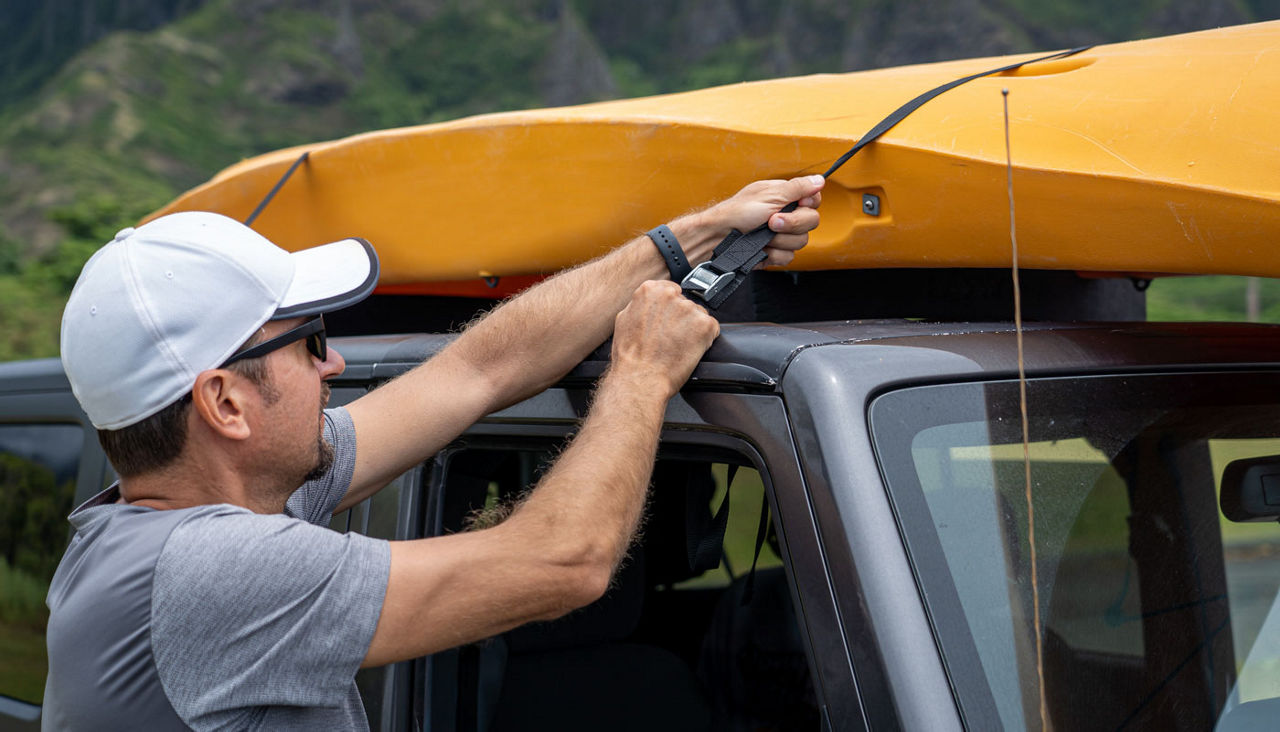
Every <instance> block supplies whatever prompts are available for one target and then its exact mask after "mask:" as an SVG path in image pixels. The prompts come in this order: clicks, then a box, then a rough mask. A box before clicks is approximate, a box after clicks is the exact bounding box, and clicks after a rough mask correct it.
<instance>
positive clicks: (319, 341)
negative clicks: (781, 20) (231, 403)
mask: <svg viewBox="0 0 1280 732" xmlns="http://www.w3.org/2000/svg"><path fill="white" fill-rule="evenodd" d="M304 338H305V339H306V340H307V350H308V351H310V352H311V355H312V356H315V357H316V358H318V359H320V360H321V361H324V360H326V359H327V358H328V356H329V346H328V342H327V340H326V338H325V334H324V316H323V315H317V316H316V317H314V318H312V319H310V320H308V321H307V322H305V323H303V324H302V325H299V326H298V327H297V328H294V329H293V330H288V331H285V332H284V333H281V334H280V335H278V336H276V337H275V338H272V339H270V340H265V341H263V342H261V343H259V344H258V345H256V346H253V347H252V348H246V349H245V350H243V351H241V352H239V353H237V354H235V355H233V356H232V357H231V358H228V359H227V360H226V361H223V362H222V365H221V366H219V367H218V368H226V367H227V366H230V365H231V364H233V363H235V362H236V361H243V360H245V359H248V358H261V357H263V356H265V355H267V354H268V353H271V352H272V351H276V350H279V349H281V348H284V347H285V346H287V345H289V344H290V343H293V342H295V341H300V340H302V339H304Z"/></svg>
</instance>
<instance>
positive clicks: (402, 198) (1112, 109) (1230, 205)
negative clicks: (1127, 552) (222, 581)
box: [153, 23, 1280, 296]
mask: <svg viewBox="0 0 1280 732" xmlns="http://www.w3.org/2000/svg"><path fill="white" fill-rule="evenodd" d="M1020 58H1032V56H1025V57H1009V58H1003V59H976V60H967V61H956V62H948V63H942V64H928V65H921V66H911V67H903V68H900V69H888V70H880V71H873V72H860V73H851V74H839V75H818V76H810V77H801V78H796V79H782V80H775V81H767V82H755V83H750V84H739V85H734V86H729V87H719V88H715V89H707V90H702V91H696V92H687V93H683V94H672V95H665V96H660V97H650V98H645V99H635V100H622V101H616V102H604V103H599V104H591V105H583V106H579V107H570V108H563V109H551V110H537V111H530V112H512V113H504V114H494V115H485V116H480V117H473V118H468V119H464V120H458V121H454V122H448V123H442V124H436V125H425V126H419V127H410V128H403V129H397V130H386V131H380V132H373V133H367V134H363V135H357V136H355V137H351V138H346V139H343V140H338V141H334V142H328V143H321V144H316V145H308V146H303V147H299V148H293V149H289V150H282V151H278V152H275V153H270V154H268V155H264V156H260V157H258V158H253V159H250V160H246V161H244V162H242V163H240V164H237V165H235V166H232V167H231V168H228V169H227V170H225V171H223V172H222V173H220V174H218V175H217V176H216V177H214V178H213V179H212V180H211V181H209V182H208V183H206V184H204V185H203V186H200V187H198V188H196V189H194V190H192V191H189V192H188V193H186V194H184V195H183V196H181V197H179V198H178V199H177V200H175V201H174V202H173V203H171V204H170V205H168V206H166V207H165V208H164V209H162V210H161V211H158V212H156V214H153V215H160V214H163V213H168V212H171V211H179V210H212V211H218V212H221V213H224V214H227V215H229V216H233V217H236V218H239V219H241V220H243V219H245V218H246V217H247V216H248V215H249V214H250V212H251V211H253V210H254V208H255V207H256V206H257V205H258V204H259V202H260V201H261V200H262V198H263V196H264V195H266V193H267V191H269V190H270V189H271V188H272V186H273V185H274V184H275V183H276V182H277V181H278V180H279V178H280V177H281V176H282V175H283V174H284V172H285V171H286V170H287V169H288V167H289V166H290V165H291V164H293V163H294V161H295V160H296V159H297V158H298V156H299V155H300V154H301V153H302V152H303V151H306V152H308V153H309V156H308V160H307V161H306V162H304V163H303V164H302V165H300V166H299V167H298V169H297V171H296V172H295V173H294V175H293V176H292V178H291V179H290V180H289V181H288V182H287V183H285V184H284V185H283V186H282V187H281V189H280V191H279V193H278V194H277V195H276V197H275V198H274V200H272V202H271V203H270V204H269V205H268V206H267V207H266V208H265V210H264V211H263V213H262V214H261V216H260V217H259V218H258V219H257V220H256V221H255V223H254V228H255V229H257V230H259V231H260V232H262V233H263V234H264V235H266V236H268V237H269V238H271V239H272V240H273V241H276V242H278V243H279V244H280V245H281V246H284V247H286V248H289V249H300V248H305V247H307V246H312V245H315V244H318V243H322V242H326V241H332V240H336V239H340V238H343V237H345V236H350V235H358V236H362V237H365V238H367V239H369V240H370V241H371V242H373V244H374V246H375V247H376V248H377V249H378V252H379V255H380V257H381V259H382V269H383V279H382V284H383V285H384V286H388V287H393V286H394V287H397V288H399V290H398V291H421V292H432V293H436V294H470V295H495V296H496V295H503V294H506V293H507V292H508V291H512V290H514V289H519V287H522V286H525V285H527V284H528V283H529V282H532V281H536V279H537V278H539V277H541V276H545V275H547V274H550V273H553V272H555V271H558V270H560V269H564V268H566V267H569V266H573V265H575V264H577V263H580V262H582V261H585V260H587V259H590V258H591V257H594V256H596V255H598V254H601V253H603V252H605V251H607V250H608V249H610V248H611V247H613V246H616V245H617V244H618V243H620V242H622V241H625V240H627V239H629V238H630V237H633V236H635V235H637V234H640V233H642V232H643V231H646V230H647V229H649V228H651V227H652V226H654V225H656V224H658V223H661V222H664V221H668V220H670V219H672V218H674V217H676V216H679V215H681V214H683V213H686V212H688V211H691V210H694V209H697V208H699V207H701V206H705V205H708V204H710V203H712V202H714V201H716V200H720V199H722V198H725V197H727V196H729V195H731V194H732V193H734V192H735V191H737V190H738V189H739V188H740V187H741V186H742V185H744V184H745V183H747V182H749V181H751V180H755V179H759V178H785V177H791V176H795V175H800V174H807V173H817V172H822V171H823V170H825V169H826V168H827V167H828V166H829V165H830V164H831V162H832V161H834V160H835V159H836V158H838V157H839V156H840V155H841V154H843V153H844V152H845V150H847V149H848V148H849V147H850V146H851V145H852V144H853V143H854V142H855V141H856V140H857V139H858V137H859V136H860V135H862V134H864V133H865V132H866V131H867V130H868V129H869V128H870V127H871V126H872V125H874V124H875V123H876V122H878V121H879V120H880V119H881V118H882V117H884V116H887V115H888V114H889V113H890V112H892V111H893V110H894V109H895V108H896V107H898V106H899V105H901V104H902V103H904V102H905V101H907V100H909V99H911V98H912V97H914V96H916V95H917V94H919V93H921V92H923V91H926V90H928V89H930V88H932V87H934V86H937V85H939V84H942V83H945V82H947V81H950V80H952V79H954V78H958V77H961V76H965V75H967V74H970V73H974V72H977V71H981V70H984V69H987V68H995V67H998V66H1001V65H1004V64H1007V63H1009V62H1011V61H1014V60H1019V59H1020ZM1003 89H1008V90H1009V100H1008V101H1009V116H1010V126H1009V133H1010V142H1011V145H1010V150H1011V157H1012V180H1013V204H1014V205H1013V211H1014V212H1015V213H1016V222H1017V226H1016V231H1017V240H1018V250H1019V265H1020V266H1022V267H1027V268H1037V269H1057V270H1077V271H1088V272H1098V273H1115V274H1138V273H1142V274H1149V273H1167V274H1249V275H1261V276H1280V256H1277V255H1276V254H1275V253H1274V251H1275V249H1276V247H1275V243H1276V242H1277V241H1280V126H1277V125H1275V124H1274V122H1273V121H1272V117H1273V114H1272V113H1273V111H1274V104H1275V100H1277V99H1280V23H1261V24H1255V25H1250V26H1240V27H1237V28H1226V29H1218V30H1215V31H1206V32H1202V33H1194V34H1187V35H1183V36H1173V37H1169V38H1161V39H1153V40H1148V41H1138V42H1132V43H1124V44H1115V45H1111V46H1100V47H1097V48H1094V49H1090V50H1088V51H1085V52H1083V53H1080V54H1078V55H1076V56H1072V57H1069V58H1066V59H1061V60H1056V61H1051V62H1043V63H1040V64H1033V65H1028V66H1025V67H1022V68H1021V69H1019V70H1017V71H1015V72H1012V73H1010V74H1004V75H999V76H995V77H987V78H982V79H978V80H975V81H973V82H970V83H969V84H966V85H964V86H961V87H958V88H956V89H953V90H951V91H948V92H946V93H944V94H942V95H941V96H939V97H937V98H936V99H934V100H932V101H930V102H928V103H927V104H925V105H924V106H923V107H922V108H920V109H919V110H918V111H916V112H915V113H914V114H912V115H911V116H909V117H908V118H907V119H906V120H904V121H903V122H901V123H900V124H899V125H898V126H897V127H895V128H893V129H892V130H890V131H889V132H888V133H887V134H885V135H884V137H882V138H880V139H879V140H878V141H876V142H875V143H872V144H871V145H869V146H868V147H867V148H865V149H864V150H863V151H861V152H860V153H859V154H858V155H856V156H854V157H853V158H852V159H851V160H850V161H849V162H848V163H847V164H846V165H845V166H844V167H842V168H841V169H840V170H839V171H837V172H836V173H835V174H834V175H833V176H832V178H831V180H830V181H829V183H828V186H827V188H826V190H825V191H824V194H823V204H822V211H823V219H822V224H821V226H820V227H819V228H818V229H817V230H816V231H814V232H813V234H812V235H811V243H810V244H809V246H808V247H806V248H805V250H804V251H802V252H801V253H800V255H799V256H797V257H796V260H795V262H794V263H793V264H792V265H791V267H790V268H791V269H797V270H827V269H857V268H887V267H893V268H901V267H1007V266H1009V265H1010V264H1011V262H1012V254H1011V252H1012V249H1011V242H1010V210H1011V206H1010V198H1009V189H1008V175H1009V167H1008V165H1007V163H1006V150H1005V143H1004V121H1003V107H1002V105H1003V99H1002V94H1001V91H1002V90H1003ZM867 195H871V196H874V197H875V201H876V203H877V204H878V208H879V210H878V213H876V214H875V215H873V214H872V213H869V212H868V211H867V210H866V209H865V208H864V206H863V203H864V196H867ZM493 278H498V280H497V287H493V285H494V284H495V282H494V279H493ZM515 278H518V279H515ZM504 281H505V283H504Z"/></svg>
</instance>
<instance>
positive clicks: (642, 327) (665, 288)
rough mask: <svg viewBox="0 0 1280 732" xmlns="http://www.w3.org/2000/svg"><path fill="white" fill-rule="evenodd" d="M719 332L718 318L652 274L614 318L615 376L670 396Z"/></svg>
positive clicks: (687, 376) (675, 285)
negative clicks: (654, 388)
mask: <svg viewBox="0 0 1280 732" xmlns="http://www.w3.org/2000/svg"><path fill="white" fill-rule="evenodd" d="M718 335H720V324H719V323H717V322H716V319H715V318H713V317H711V316H710V315H709V314H707V311H706V310H705V309H703V308H702V306H700V305H697V304H696V303H694V302H693V301H692V300H689V299H688V298H686V297H685V296H684V295H683V294H681V290H680V286H679V285H677V284H676V283H674V282H669V281H658V280H650V281H648V282H645V283H644V284H642V285H640V287H639V289H637V290H636V292H635V295H633V296H632V298H631V303H630V304H628V305H627V307H626V308H624V309H623V310H622V312H621V313H618V317H617V318H616V320H615V326H614V334H613V357H612V358H613V365H612V370H613V371H614V376H615V378H628V379H637V380H639V382H640V383H643V384H655V385H657V388H660V389H661V390H662V391H660V392H659V393H660V394H662V395H663V396H664V397H666V398H670V397H671V396H674V395H675V393H676V392H677V391H679V390H680V387H681V386H683V385H684V382H685V381H687V380H688V379H689V374H691V373H692V372H693V368H694V366H696V365H697V364H698V361H699V359H701V358H702V354H703V353H705V352H706V350H707V349H708V348H710V347H711V342H712V341H714V340H715V339H716V336H718Z"/></svg>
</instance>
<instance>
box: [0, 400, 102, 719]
mask: <svg viewBox="0 0 1280 732" xmlns="http://www.w3.org/2000/svg"><path fill="white" fill-rule="evenodd" d="M83 441H84V430H83V429H82V428H81V427H79V426H74V425H0V695H3V696H7V697H10V698H13V699H18V700H20V701H24V702H29V703H31V704H39V703H40V702H41V701H42V699H43V698H44V679H45V675H46V674H47V673H48V659H47V657H46V654H45V629H46V626H47V624H48V620H49V611H48V608H46V607H45V595H46V594H48V591H49V581H50V580H51V579H52V578H53V572H54V570H55V569H56V568H57V566H58V560H59V559H61V557H62V552H63V550H64V549H65V548H66V544H67V537H68V531H69V528H70V527H69V524H68V523H67V519H66V517H67V514H69V513H71V501H72V499H73V497H74V494H75V481H76V471H77V470H78V468H79V463H80V450H81V448H82V447H83Z"/></svg>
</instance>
